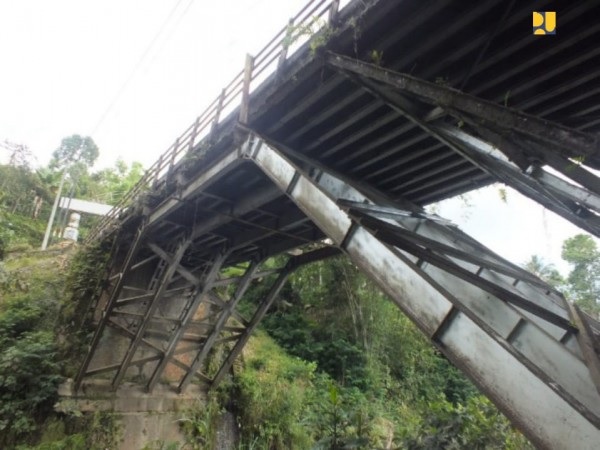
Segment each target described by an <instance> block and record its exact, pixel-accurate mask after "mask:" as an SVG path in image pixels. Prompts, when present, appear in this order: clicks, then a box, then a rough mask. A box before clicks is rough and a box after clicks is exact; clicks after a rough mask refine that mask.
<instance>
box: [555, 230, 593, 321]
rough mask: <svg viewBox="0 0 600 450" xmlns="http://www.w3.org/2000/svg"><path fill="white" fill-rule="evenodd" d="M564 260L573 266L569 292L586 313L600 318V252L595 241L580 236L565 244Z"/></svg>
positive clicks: (563, 249) (569, 278) (589, 237)
mask: <svg viewBox="0 0 600 450" xmlns="http://www.w3.org/2000/svg"><path fill="white" fill-rule="evenodd" d="M562 258H563V259H564V260H565V261H567V262H568V263H570V264H571V266H572V270H571V272H570V273H569V276H568V278H567V281H568V287H567V292H568V295H569V296H570V297H571V299H572V300H573V301H574V302H575V303H577V304H578V305H579V306H580V307H581V308H582V309H583V310H584V311H585V312H587V313H588V314H591V315H592V316H594V317H596V318H600V304H599V303H598V299H600V250H598V246H597V245H596V242H595V241H594V239H593V238H592V237H591V236H589V235H585V234H578V235H576V236H573V237H572V238H569V239H567V240H566V241H565V242H564V243H563V248H562Z"/></svg>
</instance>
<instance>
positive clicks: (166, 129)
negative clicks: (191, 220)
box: [0, 0, 581, 273]
mask: <svg viewBox="0 0 600 450" xmlns="http://www.w3.org/2000/svg"><path fill="white" fill-rule="evenodd" d="M343 3H346V2H343ZM303 5H304V0H285V1H283V0H85V1H82V0H52V1H48V0H18V1H17V0H13V1H10V0H4V1H0V57H1V58H2V60H1V61H2V63H1V64H0V140H4V139H8V140H10V141H12V142H17V143H22V144H25V145H27V146H28V147H29V148H30V149H31V150H32V151H33V153H34V155H35V156H36V158H37V160H38V164H39V165H44V164H46V163H47V162H48V161H49V159H50V155H51V153H52V151H53V150H54V149H56V148H57V147H58V146H59V144H60V141H61V139H62V138H63V137H66V136H70V135H72V134H74V133H78V134H82V135H91V136H92V137H93V139H94V140H95V142H96V143H97V144H98V146H99V148H100V152H101V154H100V159H99V161H98V163H97V166H98V167H107V166H111V165H113V163H114V162H115V161H116V159H117V158H122V159H124V160H125V161H127V162H131V161H140V162H142V163H143V164H144V166H146V167H148V166H149V165H151V164H152V163H153V162H154V161H155V160H156V159H157V158H158V156H159V155H160V154H161V153H163V152H164V151H165V150H166V149H167V148H168V146H169V145H170V144H171V143H172V142H173V141H174V140H175V138H176V137H177V136H178V135H180V134H181V132H182V131H183V130H185V129H186V128H187V127H188V126H189V125H190V124H191V123H192V122H193V121H194V119H195V117H196V116H197V115H198V114H199V113H200V112H201V111H202V110H204V108H205V107H206V106H207V105H208V104H210V103H211V102H212V101H213V100H214V99H215V98H216V97H217V95H218V94H219V92H220V90H221V89H222V88H223V87H224V86H225V85H227V84H228V83H229V81H230V80H231V79H233V77H234V76H235V75H236V74H237V73H238V72H239V71H240V70H241V68H242V67H243V64H244V59H245V55H246V53H255V52H256V51H258V50H259V49H260V48H262V47H263V45H264V44H266V43H267V42H268V41H269V40H270V38H271V37H272V36H273V35H275V33H277V32H278V31H279V30H280V29H281V28H282V27H283V26H284V25H285V24H286V23H287V20H288V18H289V17H291V16H293V15H294V14H295V13H296V12H297V11H298V10H299V9H300V8H301V7H302V6H303ZM2 151H3V150H2V149H0V158H1V157H2V156H4V157H5V156H6V155H2ZM468 204H469V205H470V206H468V205H467V204H465V202H464V200H461V199H455V200H450V201H447V202H444V203H443V204H441V205H440V206H439V208H438V212H439V214H440V215H442V216H444V217H447V218H449V219H451V220H453V221H454V222H455V223H456V224H458V225H459V226H460V227H461V228H463V229H464V230H465V231H467V232H468V233H470V234H472V235H473V236H474V237H475V238H477V239H479V240H481V241H482V242H483V243H484V244H485V245H487V246H488V247H490V248H492V250H495V251H497V252H498V253H500V254H501V255H502V256H504V257H506V258H508V259H509V260H511V261H513V262H516V263H523V262H525V261H526V260H527V259H528V258H529V257H530V256H531V255H533V254H537V255H539V256H541V257H542V258H544V259H545V260H546V261H547V262H552V263H554V264H555V265H556V266H557V267H558V268H559V270H561V272H563V273H567V271H568V266H567V265H566V264H565V263H564V262H563V261H562V260H561V258H560V248H561V245H562V242H563V241H564V239H566V238H568V237H570V236H573V235H575V234H577V233H579V232H581V230H579V229H578V228H576V227H575V226H573V225H571V224H570V223H569V222H567V221H565V220H563V219H561V218H560V217H557V216H556V215H555V214H553V213H552V212H549V211H546V210H544V208H542V207H541V206H539V205H537V204H535V203H533V202H531V201H529V200H528V199H525V198H523V197H522V196H521V195H520V194H518V193H516V192H515V191H511V190H509V191H508V199H507V202H502V201H501V199H500V195H499V193H498V187H491V188H487V189H483V190H480V191H477V192H473V193H471V194H469V196H468Z"/></svg>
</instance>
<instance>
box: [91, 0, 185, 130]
mask: <svg viewBox="0 0 600 450" xmlns="http://www.w3.org/2000/svg"><path fill="white" fill-rule="evenodd" d="M183 1H184V0H178V1H177V3H176V4H175V6H174V7H173V8H172V9H171V11H170V12H169V14H168V16H167V18H166V19H165V20H164V22H163V23H162V24H161V26H160V28H159V29H158V31H157V32H156V33H155V35H154V37H153V38H152V40H151V41H150V43H149V44H148V45H147V46H146V49H145V50H144V52H143V53H142V55H141V56H140V58H139V59H138V61H137V62H136V64H135V66H134V67H133V69H132V70H131V72H130V73H129V76H128V77H127V78H126V79H125V81H124V82H123V84H121V87H120V88H119V89H118V90H117V93H116V94H115V96H114V97H113V99H112V100H111V102H110V103H109V105H108V107H107V108H106V109H105V110H104V112H103V113H102V115H101V116H100V119H99V120H98V122H97V123H96V125H95V126H94V128H93V129H92V132H91V133H90V136H91V135H93V134H94V133H96V131H97V130H98V128H100V126H101V125H102V124H103V123H104V121H105V120H106V117H107V116H108V114H109V113H110V112H111V111H112V109H113V108H114V107H115V105H116V104H117V102H118V101H119V100H120V99H121V96H122V95H123V93H124V92H125V90H126V89H127V88H128V87H129V84H130V83H131V81H132V80H133V78H134V76H135V75H136V73H137V71H138V70H139V69H140V67H141V66H142V63H143V62H144V60H145V59H146V58H147V56H148V54H149V53H150V51H151V50H152V48H153V47H154V46H155V44H156V42H157V41H158V39H159V38H160V37H161V35H162V34H163V32H164V31H165V29H166V28H167V25H168V24H169V22H170V21H171V19H172V18H173V16H174V15H175V12H176V11H177V9H178V8H179V6H180V5H181V4H182V3H183ZM192 2H193V0H190V1H189V3H188V5H187V6H186V7H185V9H184V11H183V14H185V13H186V12H187V10H188V9H189V7H190V5H191V3H192ZM183 14H182V15H183ZM182 15H180V17H179V19H178V20H177V23H179V21H180V20H181V17H182Z"/></svg>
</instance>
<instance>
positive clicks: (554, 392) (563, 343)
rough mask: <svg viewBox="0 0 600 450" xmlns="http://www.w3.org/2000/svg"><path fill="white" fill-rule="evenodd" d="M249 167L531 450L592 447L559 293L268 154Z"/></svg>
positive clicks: (456, 235)
mask: <svg viewBox="0 0 600 450" xmlns="http://www.w3.org/2000/svg"><path fill="white" fill-rule="evenodd" d="M249 157H251V158H252V159H253V161H255V163H256V164H257V165H258V166H259V167H260V168H261V169H262V170H263V171H264V173H265V174H266V175H267V176H269V177H270V178H271V180H272V181H273V182H274V183H275V184H276V185H277V186H278V187H279V189H281V191H282V192H286V193H287V195H288V196H289V197H290V198H291V199H292V200H293V201H294V202H295V203H296V205H297V206H298V207H299V208H300V209H301V210H302V211H303V212H304V213H305V214H306V215H307V216H308V217H309V218H310V219H311V220H313V222H314V223H315V224H317V226H319V227H320V228H321V230H322V231H323V232H324V233H325V234H326V235H327V236H328V237H330V238H331V239H332V240H333V241H334V242H335V243H336V244H337V245H338V246H340V247H341V248H342V250H343V251H344V252H345V253H346V254H347V255H348V256H349V257H350V258H351V259H352V261H353V262H354V263H355V264H356V265H357V266H358V267H359V268H361V269H362V270H363V271H364V272H365V273H366V274H367V275H368V276H370V277H371V278H372V279H373V280H374V281H375V282H376V283H377V284H378V285H379V286H380V287H381V288H382V290H383V291H384V292H386V293H387V294H388V295H389V296H390V298H391V299H392V300H393V301H394V302H395V303H396V304H397V305H398V306H399V307H400V308H401V309H402V310H403V311H404V312H405V313H406V314H407V315H408V316H409V317H410V318H411V319H412V320H413V321H414V322H415V323H416V324H417V325H418V326H419V328H420V329H421V330H422V331H423V332H424V333H425V334H426V335H427V336H429V337H430V339H431V340H432V341H433V342H434V344H435V345H436V346H437V347H438V348H440V350H441V351H443V352H444V353H445V354H446V355H447V356H448V357H449V358H450V360H452V361H453V362H454V363H455V364H456V365H457V366H458V367H460V368H461V369H462V370H463V371H464V372H465V373H466V374H467V375H468V376H469V377H470V378H471V379H472V380H473V381H474V382H475V383H476V384H477V385H478V386H479V387H480V388H481V389H482V390H483V391H484V392H485V393H486V394H487V395H488V396H489V397H490V398H491V399H492V401H494V403H496V405H497V406H498V407H499V408H500V409H501V410H502V411H503V412H504V413H505V414H506V415H507V416H508V417H509V418H511V420H512V421H513V422H514V423H515V424H516V425H517V426H518V427H519V428H520V429H521V430H522V431H523V432H524V433H525V434H526V435H527V436H528V437H529V438H530V439H531V440H532V441H533V442H534V443H535V444H536V445H538V446H540V447H542V448H564V449H570V448H590V449H591V448H594V447H596V446H597V443H598V442H599V440H600V401H599V400H600V396H599V395H598V391H597V390H596V386H595V384H594V381H593V379H592V376H591V374H590V370H589V366H588V364H587V363H586V360H585V357H584V356H583V353H582V351H581V348H580V346H579V343H578V340H577V334H578V329H576V328H575V327H574V326H573V325H572V324H571V317H570V315H569V310H568V308H567V305H566V301H565V300H564V298H563V297H562V296H561V295H560V294H559V293H558V292H556V291H554V290H553V289H552V288H551V287H549V286H547V285H545V284H544V283H543V282H542V281H541V280H537V279H535V278H534V277H532V275H530V274H528V273H527V272H525V271H524V270H523V269H520V268H519V267H517V266H515V265H513V264H510V263H508V262H507V261H505V260H503V259H502V258H500V257H499V256H497V255H495V254H493V253H492V252H491V251H489V250H488V249H486V248H485V247H483V246H482V245H481V244H479V243H477V242H476V241H474V240H473V239H471V238H469V237H468V236H467V235H465V234H464V233H462V232H460V231H459V230H458V229H456V228H455V227H452V226H449V225H448V224H446V223H444V221H442V220H438V218H436V217H433V216H427V215H426V214H424V213H422V212H419V210H420V208H418V207H417V206H414V208H412V209H411V210H408V211H398V210H393V209H387V210H386V209H385V208H377V205H375V204H373V202H372V201H370V199H369V198H367V197H366V196H365V195H363V194H362V193H361V192H359V191H358V190H357V189H355V188H354V187H352V186H351V185H349V184H347V183H345V182H343V181H341V180H340V179H338V178H336V177H335V176H332V175H330V174H327V173H322V172H320V171H317V174H316V175H315V176H312V177H309V176H308V175H307V174H306V173H304V172H303V171H302V170H300V169H299V168H298V167H296V166H294V165H293V164H292V163H291V162H290V161H288V160H287V159H286V158H285V157H284V156H282V154H281V153H280V152H278V151H277V150H275V149H274V148H272V143H271V144H270V146H267V145H262V146H260V147H259V148H258V150H256V151H254V152H253V153H252V154H251V155H249ZM340 200H343V201H342V202H341V203H340V202H339V201H340ZM349 202H350V203H349ZM361 205H364V206H361ZM365 208H366V209H365ZM344 209H347V210H348V212H349V213H350V214H348V213H347V212H346V211H345V210H344ZM471 255H476V256H474V257H470V256H471ZM590 323H592V324H593V322H590ZM542 424H543V425H542Z"/></svg>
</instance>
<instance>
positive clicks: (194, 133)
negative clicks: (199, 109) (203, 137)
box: [188, 116, 200, 152]
mask: <svg viewBox="0 0 600 450" xmlns="http://www.w3.org/2000/svg"><path fill="white" fill-rule="evenodd" d="M199 126H200V116H198V117H196V121H195V122H194V129H193V130H192V135H191V136H190V144H189V146H188V152H191V151H192V149H193V148H194V143H195V142H196V135H197V134H198V127H199Z"/></svg>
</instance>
